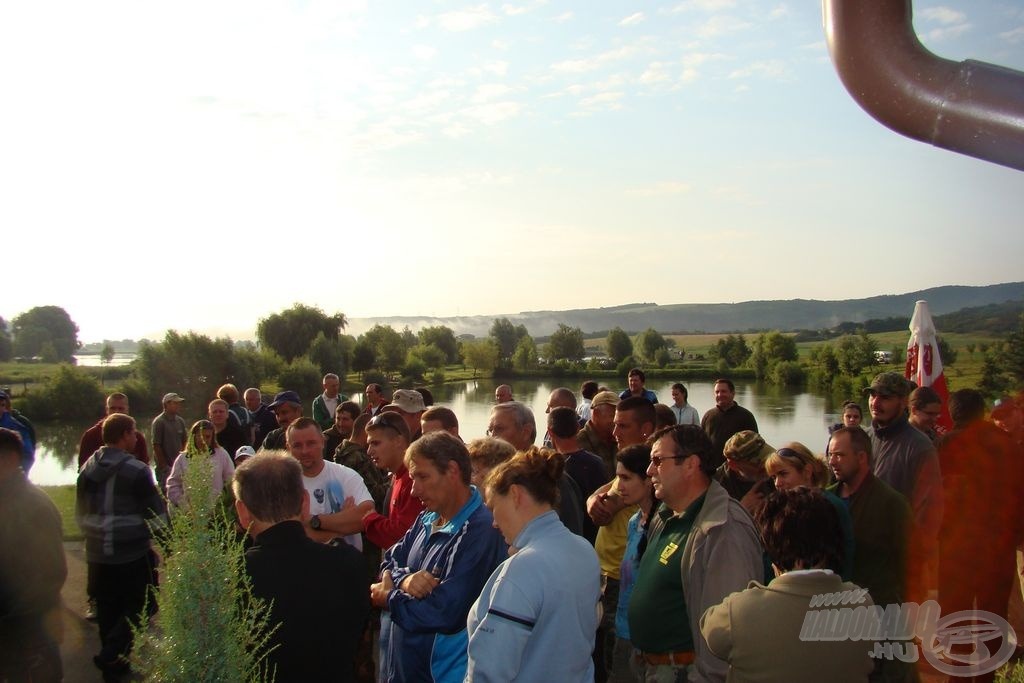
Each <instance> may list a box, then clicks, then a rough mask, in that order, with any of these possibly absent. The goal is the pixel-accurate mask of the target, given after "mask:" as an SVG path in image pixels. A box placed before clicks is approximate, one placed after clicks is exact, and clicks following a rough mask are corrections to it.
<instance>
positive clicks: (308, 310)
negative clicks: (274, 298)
mask: <svg viewBox="0 0 1024 683" xmlns="http://www.w3.org/2000/svg"><path fill="white" fill-rule="evenodd" d="M347 324H348V321H347V320H346V319H345V314H344V313H335V314H334V315H327V314H326V313H324V312H323V311H321V310H320V309H319V308H316V307H315V306H307V305H305V304H300V303H296V304H294V305H292V307H291V308H288V309H285V310H283V311H281V312H280V313H273V314H271V315H269V316H267V317H266V318H263V319H261V320H260V321H259V323H257V325H256V338H257V339H259V340H260V343H261V344H263V346H265V347H267V348H270V349H273V350H274V351H276V352H277V354H278V355H279V356H281V357H282V358H284V359H285V360H286V361H288V362H289V363H290V362H291V361H292V360H294V359H296V358H298V357H299V356H305V355H306V354H307V353H308V352H309V347H310V345H311V344H312V343H313V340H314V339H316V337H317V335H318V334H320V333H323V334H324V336H326V337H327V338H328V339H337V338H338V335H339V334H341V331H342V330H343V329H345V326H346V325H347Z"/></svg>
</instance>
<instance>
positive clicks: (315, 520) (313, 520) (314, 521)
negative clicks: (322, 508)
mask: <svg viewBox="0 0 1024 683" xmlns="http://www.w3.org/2000/svg"><path fill="white" fill-rule="evenodd" d="M309 526H310V528H311V529H313V531H320V515H313V516H311V517H310V518H309Z"/></svg>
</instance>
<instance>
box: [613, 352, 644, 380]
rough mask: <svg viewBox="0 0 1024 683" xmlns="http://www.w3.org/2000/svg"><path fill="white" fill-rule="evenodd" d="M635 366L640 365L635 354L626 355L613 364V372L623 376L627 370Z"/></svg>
mask: <svg viewBox="0 0 1024 683" xmlns="http://www.w3.org/2000/svg"><path fill="white" fill-rule="evenodd" d="M637 367H640V361H638V360H637V359H636V357H635V356H626V357H625V358H623V359H622V361H620V362H619V364H618V365H616V366H615V372H617V373H619V374H620V375H622V376H623V377H625V376H626V373H627V372H629V371H630V370H632V369H633V368H637Z"/></svg>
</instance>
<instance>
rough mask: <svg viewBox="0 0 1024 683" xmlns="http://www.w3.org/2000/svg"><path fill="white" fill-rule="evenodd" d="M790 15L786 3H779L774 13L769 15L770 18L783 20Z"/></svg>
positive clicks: (773, 9) (774, 8) (773, 10)
mask: <svg viewBox="0 0 1024 683" xmlns="http://www.w3.org/2000/svg"><path fill="white" fill-rule="evenodd" d="M787 14H789V7H788V6H786V4H785V3H779V4H778V5H776V6H775V7H773V8H772V11H771V12H769V13H768V16H769V17H770V18H772V19H781V18H782V17H784V16H786V15H787Z"/></svg>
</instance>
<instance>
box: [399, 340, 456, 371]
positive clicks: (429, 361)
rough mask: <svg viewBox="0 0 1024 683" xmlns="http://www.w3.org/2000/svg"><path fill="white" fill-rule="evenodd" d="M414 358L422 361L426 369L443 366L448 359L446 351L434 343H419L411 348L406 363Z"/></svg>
mask: <svg viewBox="0 0 1024 683" xmlns="http://www.w3.org/2000/svg"><path fill="white" fill-rule="evenodd" d="M414 359H415V360H418V361H419V362H420V363H422V364H423V367H424V368H425V369H426V368H430V369H433V368H443V367H444V365H445V360H447V359H446V357H445V354H444V351H442V350H441V349H439V348H437V347H436V346H434V345H433V344H417V345H416V346H414V347H412V348H411V349H409V353H408V354H406V358H405V362H406V365H408V364H409V363H410V362H411V361H412V360H414Z"/></svg>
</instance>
